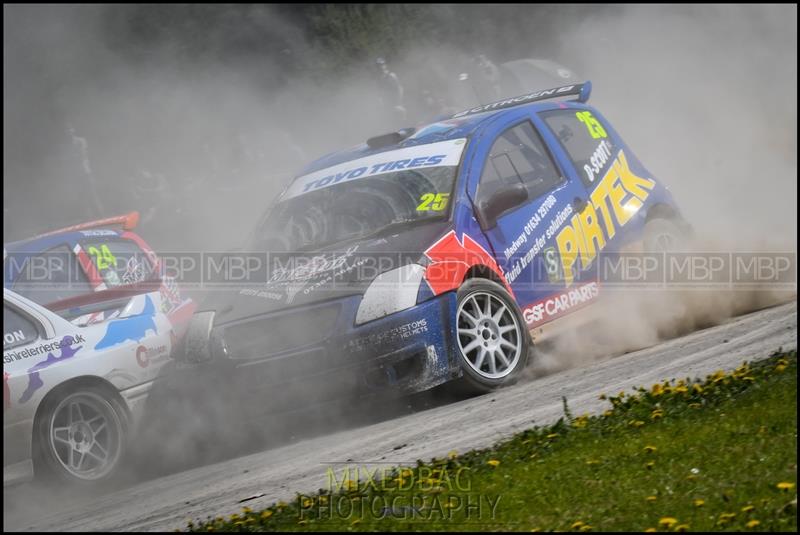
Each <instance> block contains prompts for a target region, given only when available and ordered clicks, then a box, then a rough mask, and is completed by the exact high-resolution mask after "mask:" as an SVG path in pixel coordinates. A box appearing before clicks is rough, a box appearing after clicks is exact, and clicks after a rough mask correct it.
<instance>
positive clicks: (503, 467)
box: [188, 351, 797, 531]
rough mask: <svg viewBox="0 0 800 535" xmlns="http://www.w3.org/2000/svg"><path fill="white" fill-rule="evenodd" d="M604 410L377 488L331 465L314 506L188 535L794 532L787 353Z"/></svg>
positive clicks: (411, 471)
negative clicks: (276, 533) (251, 534)
mask: <svg viewBox="0 0 800 535" xmlns="http://www.w3.org/2000/svg"><path fill="white" fill-rule="evenodd" d="M607 399H608V401H609V402H610V404H611V407H610V408H609V410H608V411H606V413H605V414H603V415H601V416H596V417H588V416H585V415H584V416H579V417H573V416H572V415H571V414H570V413H569V409H568V407H567V406H566V403H565V417H564V418H562V419H561V420H560V421H559V422H558V423H556V424H555V425H552V426H549V427H547V428H535V429H531V430H528V431H525V432H523V433H520V434H518V435H516V436H514V437H513V438H512V439H510V440H508V441H506V442H504V443H501V444H498V445H496V446H495V447H493V448H490V449H486V450H479V451H472V452H469V453H466V454H464V455H456V454H455V452H452V453H451V455H449V456H448V458H446V459H433V460H432V461H431V462H429V463H422V462H421V461H418V463H417V466H415V467H410V468H405V469H402V468H395V469H392V470H391V472H390V473H387V474H385V475H384V476H385V477H383V479H381V480H378V481H372V480H371V479H369V477H367V475H366V472H364V471H359V470H357V467H350V468H351V469H350V473H349V479H348V480H347V481H345V479H347V478H346V477H345V476H344V473H345V472H344V470H345V468H343V467H339V468H337V469H336V470H335V471H329V474H328V475H329V482H330V483H331V484H330V486H331V487H332V488H329V489H327V490H324V491H320V493H318V494H316V495H314V496H307V497H306V496H297V498H296V499H295V500H293V501H292V502H291V503H288V504H287V503H279V504H275V505H273V506H272V507H270V508H268V509H265V510H263V511H250V510H249V509H244V510H243V511H242V512H241V513H240V514H236V515H233V516H231V517H227V518H222V517H219V518H217V519H207V520H206V521H204V522H200V523H197V524H189V526H188V528H189V529H190V530H197V531H215V530H216V531H220V530H242V531H263V530H269V531H271V530H336V531H348V530H350V531H352V530H370V531H378V530H381V531H386V530H415V529H417V530H419V529H425V530H516V531H530V530H541V531H550V530H558V531H570V530H572V531H606V530H621V531H644V530H647V529H648V528H651V529H657V530H658V531H684V530H690V531H701V530H709V531H719V530H725V531H742V530H757V531H761V530H771V531H796V528H797V499H796V496H797V494H796V487H795V485H796V482H797V464H796V462H797V353H796V351H793V352H791V353H782V354H775V355H773V356H772V357H771V358H769V359H767V360H764V361H760V362H757V363H755V364H752V365H749V366H748V365H742V366H741V367H739V368H738V369H737V370H736V371H734V372H732V373H729V374H725V373H723V372H721V371H720V372H717V373H716V374H714V375H710V376H708V377H707V378H706V379H705V380H694V381H692V380H688V379H687V380H685V381H678V382H674V381H673V382H670V383H667V382H665V383H663V384H659V385H653V386H652V387H651V388H648V389H644V388H640V389H638V390H637V391H636V392H634V393H632V394H622V393H620V395H617V396H611V397H608V398H607ZM367 439H368V438H367V437H365V440H367ZM370 476H372V474H370ZM467 504H470V505H471V507H467ZM756 522H757V523H756Z"/></svg>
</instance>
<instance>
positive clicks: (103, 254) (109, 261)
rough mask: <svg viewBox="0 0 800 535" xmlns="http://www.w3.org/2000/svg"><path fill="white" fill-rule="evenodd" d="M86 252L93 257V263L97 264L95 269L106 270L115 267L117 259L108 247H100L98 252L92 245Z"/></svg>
mask: <svg viewBox="0 0 800 535" xmlns="http://www.w3.org/2000/svg"><path fill="white" fill-rule="evenodd" d="M87 251H89V254H90V255H92V256H93V257H94V262H95V264H97V269H108V268H110V267H112V266H113V267H115V268H116V267H117V257H116V256H114V253H112V252H111V249H109V248H108V245H101V246H100V250H99V251H98V250H97V247H95V246H94V245H92V246H90V247H89V248H88V249H87Z"/></svg>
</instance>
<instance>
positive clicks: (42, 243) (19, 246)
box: [4, 228, 120, 253]
mask: <svg viewBox="0 0 800 535" xmlns="http://www.w3.org/2000/svg"><path fill="white" fill-rule="evenodd" d="M96 236H120V232H118V231H116V230H114V229H104V228H98V229H92V230H90V231H81V230H73V231H67V232H58V233H54V234H48V235H46V236H37V237H33V238H26V239H24V240H18V241H14V242H9V243H6V244H4V247H5V249H6V251H7V252H9V253H16V252H25V253H38V252H44V251H47V250H48V249H52V248H53V247H57V246H59V245H62V244H65V243H66V244H68V245H69V246H70V247H72V246H73V245H75V244H76V243H78V242H79V241H82V240H85V239H86V238H91V237H96Z"/></svg>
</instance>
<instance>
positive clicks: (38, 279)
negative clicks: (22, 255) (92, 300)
mask: <svg viewBox="0 0 800 535" xmlns="http://www.w3.org/2000/svg"><path fill="white" fill-rule="evenodd" d="M13 290H14V291H15V292H17V293H18V294H20V295H22V296H24V297H27V298H28V299H30V300H31V301H33V302H34V303H39V304H41V305H46V304H48V303H53V302H55V301H60V300H62V299H68V298H70V297H75V296H78V295H85V294H88V293H91V292H92V285H91V284H90V283H89V279H88V278H87V277H86V273H85V272H84V271H83V268H82V267H81V265H80V263H79V262H78V258H77V257H76V256H75V254H74V253H73V252H72V251H70V250H69V248H68V247H67V246H66V245H60V246H58V247H54V248H52V249H49V250H47V251H45V252H44V253H40V254H36V255H33V256H31V257H28V258H27V259H26V261H25V263H24V264H23V267H22V269H21V271H20V274H19V276H18V277H17V280H16V281H15V283H14V288H13Z"/></svg>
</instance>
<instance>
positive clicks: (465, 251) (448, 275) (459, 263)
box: [425, 230, 514, 295]
mask: <svg viewBox="0 0 800 535" xmlns="http://www.w3.org/2000/svg"><path fill="white" fill-rule="evenodd" d="M425 256H427V257H428V259H429V260H431V263H430V264H428V267H427V269H426V270H425V280H427V281H428V285H429V286H430V287H431V290H432V291H433V294H434V295H439V294H441V293H444V292H447V291H450V290H454V289H456V288H458V287H459V286H461V283H462V282H463V281H464V277H465V276H466V274H467V271H469V269H470V268H472V267H473V266H476V265H479V266H486V267H488V268H489V269H491V270H492V271H494V272H495V273H496V274H497V275H498V276H499V277H500V280H502V281H503V284H504V285H505V287H506V290H508V292H509V293H510V294H511V295H514V292H513V291H512V290H511V286H509V284H508V281H507V280H506V277H505V275H504V274H503V270H502V269H500V266H498V265H497V262H496V261H495V259H494V257H492V255H490V254H489V253H488V252H487V251H486V249H484V248H483V247H481V245H480V244H479V243H478V242H476V241H475V240H473V239H472V238H470V237H469V236H468V235H466V234H464V235H463V242H459V241H458V238H457V237H456V233H455V231H454V230H451V231H450V232H448V233H447V234H445V235H444V236H442V237H441V238H440V239H439V241H437V242H436V243H434V244H433V245H431V246H430V247H429V248H428V250H427V251H425Z"/></svg>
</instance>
